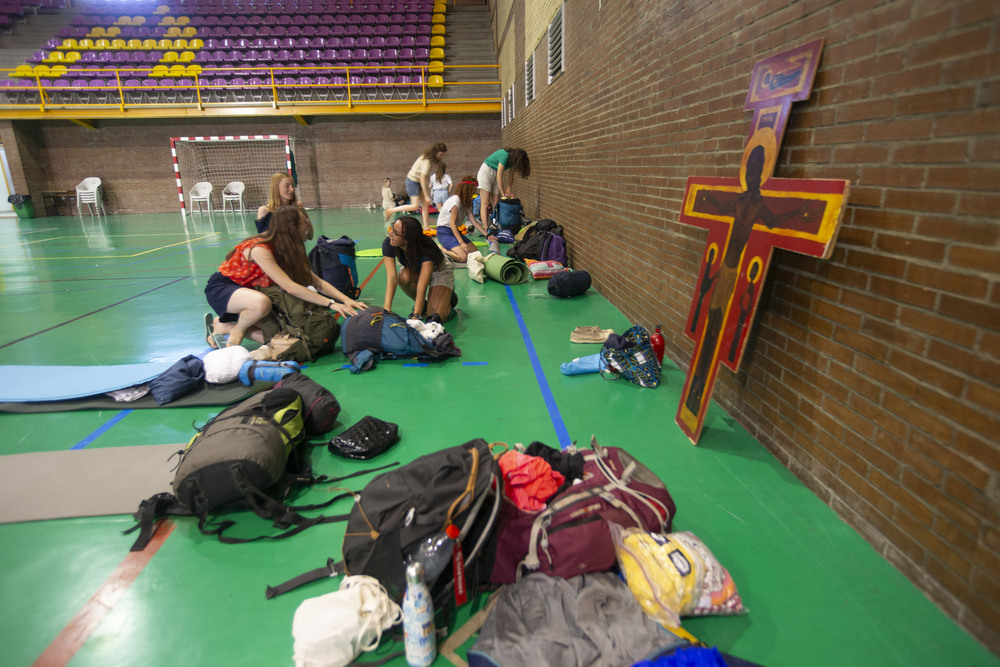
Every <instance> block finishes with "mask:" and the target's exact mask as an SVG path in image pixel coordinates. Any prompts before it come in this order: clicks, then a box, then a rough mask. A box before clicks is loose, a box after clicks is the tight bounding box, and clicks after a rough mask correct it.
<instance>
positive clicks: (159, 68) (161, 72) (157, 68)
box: [149, 65, 170, 77]
mask: <svg viewBox="0 0 1000 667" xmlns="http://www.w3.org/2000/svg"><path fill="white" fill-rule="evenodd" d="M169 72H170V70H169V69H167V66H166V65H153V70H152V71H151V72H150V73H149V76H158V77H164V76H166V75H167V74H168V73H169Z"/></svg>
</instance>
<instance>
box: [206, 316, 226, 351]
mask: <svg viewBox="0 0 1000 667" xmlns="http://www.w3.org/2000/svg"><path fill="white" fill-rule="evenodd" d="M214 323H215V315H213V314H212V313H205V342H207V343H208V344H209V345H210V346H211V347H212V348H213V349H216V350H220V349H222V348H224V347H225V346H226V340H227V339H228V338H229V336H228V335H226V334H217V333H215V332H214V331H213V328H212V327H213V325H214Z"/></svg>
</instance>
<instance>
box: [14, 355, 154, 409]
mask: <svg viewBox="0 0 1000 667" xmlns="http://www.w3.org/2000/svg"><path fill="white" fill-rule="evenodd" d="M173 365H174V362H173V361H159V362H152V363H146V364H122V365H117V366H0V402H6V403H24V402H28V401H64V400H66V399H70V398H83V397H84V396H94V395H96V394H104V393H107V392H109V391H115V390H116V389H124V388H125V387H131V386H133V385H137V384H143V383H145V382H149V381H150V380H152V379H153V378H155V377H156V376H158V375H160V374H161V373H163V372H164V371H166V370H167V369H168V368H170V367H171V366H173Z"/></svg>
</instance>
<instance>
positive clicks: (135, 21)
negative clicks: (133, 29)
mask: <svg viewBox="0 0 1000 667" xmlns="http://www.w3.org/2000/svg"><path fill="white" fill-rule="evenodd" d="M132 25H146V17H145V16H133V17H132Z"/></svg>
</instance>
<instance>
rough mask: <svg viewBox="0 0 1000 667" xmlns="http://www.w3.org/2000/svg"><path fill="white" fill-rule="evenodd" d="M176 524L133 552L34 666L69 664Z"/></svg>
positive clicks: (166, 526) (166, 525)
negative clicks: (140, 549)
mask: <svg viewBox="0 0 1000 667" xmlns="http://www.w3.org/2000/svg"><path fill="white" fill-rule="evenodd" d="M175 525H176V524H174V522H173V521H170V520H166V521H164V522H163V523H162V524H161V525H159V526H158V527H157V528H156V532H155V533H154V534H153V537H152V539H150V541H149V544H148V545H147V546H146V548H145V549H143V550H142V551H132V552H129V554H128V555H127V556H126V557H125V560H123V561H122V562H121V563H119V564H118V567H117V568H115V571H114V572H112V573H111V576H109V577H108V578H107V579H106V580H105V581H104V583H103V584H101V587H100V588H98V589H97V592H96V593H94V595H93V597H91V598H90V600H88V601H87V603H86V604H85V605H83V608H82V609H80V611H78V612H77V613H76V616H74V617H73V619H72V620H71V621H70V622H69V623H67V624H66V627H65V628H63V629H62V632H60V633H59V634H58V635H57V636H56V638H55V639H53V640H52V643H51V644H49V645H48V648H46V649H45V650H44V651H43V652H42V654H41V655H40V656H38V659H37V660H35V662H34V663H32V667H64V665H66V664H68V663H69V661H70V660H72V659H73V656H75V655H76V652H77V651H79V650H80V648H81V647H82V646H83V645H84V644H85V643H86V642H87V640H88V639H89V638H90V635H92V634H93V633H94V630H96V629H97V626H98V625H100V624H101V621H103V620H104V617H105V616H107V615H108V613H109V612H110V611H111V610H112V609H114V607H115V605H116V604H117V603H118V601H119V600H120V599H121V598H122V596H124V595H125V592H126V591H128V589H129V586H131V585H132V582H133V581H135V580H136V578H137V577H138V576H139V574H140V573H141V572H142V570H143V569H144V568H145V567H146V565H148V564H149V561H150V560H151V559H152V558H153V556H154V555H156V552H157V551H158V550H159V548H160V547H161V546H162V545H163V543H164V542H165V541H166V539H167V538H168V537H170V533H172V532H173V530H174V526H175Z"/></svg>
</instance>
